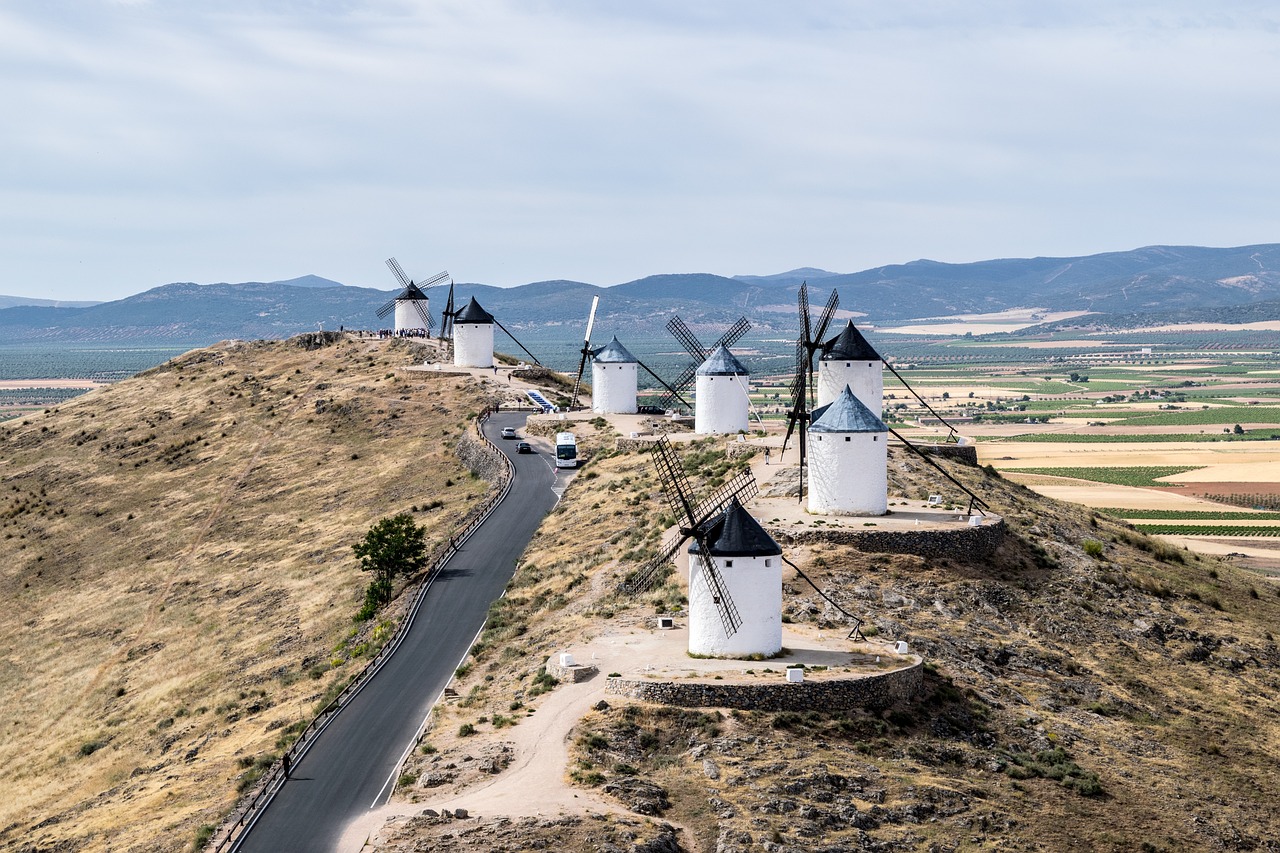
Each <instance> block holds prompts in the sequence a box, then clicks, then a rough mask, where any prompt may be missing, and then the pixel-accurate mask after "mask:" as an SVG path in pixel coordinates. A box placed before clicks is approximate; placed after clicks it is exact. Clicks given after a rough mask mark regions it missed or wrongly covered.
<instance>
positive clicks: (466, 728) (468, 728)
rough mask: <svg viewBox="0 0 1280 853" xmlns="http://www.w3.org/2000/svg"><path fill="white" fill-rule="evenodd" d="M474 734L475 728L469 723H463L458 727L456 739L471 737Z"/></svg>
mask: <svg viewBox="0 0 1280 853" xmlns="http://www.w3.org/2000/svg"><path fill="white" fill-rule="evenodd" d="M475 733H476V727H475V726H473V725H471V723H463V724H462V725H460V726H458V737H471V736H472V735H473V734H475Z"/></svg>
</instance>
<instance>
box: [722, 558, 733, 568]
mask: <svg viewBox="0 0 1280 853" xmlns="http://www.w3.org/2000/svg"><path fill="white" fill-rule="evenodd" d="M724 567H725V568H726V569H732V568H733V560H725V561H724Z"/></svg>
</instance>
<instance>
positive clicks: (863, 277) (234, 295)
mask: <svg viewBox="0 0 1280 853" xmlns="http://www.w3.org/2000/svg"><path fill="white" fill-rule="evenodd" d="M805 280H807V281H808V282H809V283H810V285H811V291H812V293H811V301H812V302H814V303H817V304H820V303H821V301H822V300H823V299H825V297H826V293H827V291H828V290H829V289H830V288H833V287H834V288H837V289H838V290H839V291H840V303H841V309H842V310H843V311H846V312H853V313H854V314H855V315H857V316H864V317H865V320H864V321H862V322H867V323H871V324H878V325H884V324H892V323H901V322H904V321H908V320H911V319H916V318H922V317H946V316H951V315H955V314H970V313H988V312H997V311H1003V310H1007V309H1010V308H1026V307H1036V308H1042V309H1045V310H1046V311H1072V310H1077V311H1078V310H1086V311H1094V312H1102V313H1105V314H1112V315H1133V316H1142V317H1144V318H1147V319H1155V320H1160V321H1165V320H1164V319H1163V318H1164V317H1165V316H1172V315H1176V316H1178V317H1180V318H1188V317H1193V316H1196V315H1197V314H1198V312H1205V311H1209V310H1210V309H1213V310H1217V309H1223V308H1230V307H1237V306H1253V307H1252V308H1251V309H1250V310H1249V311H1247V312H1244V313H1247V314H1248V315H1249V316H1250V317H1253V318H1255V319H1273V318H1275V317H1276V316H1280V244H1264V245H1256V246H1242V247H1237V248H1228V249H1213V248H1202V247H1194V246H1150V247H1146V248H1142V249H1135V250H1133V251H1128V252H1110V253H1106V254H1100V255H1089V256H1086V257H1077V258H1022V259H1002V260H991V261H979V262H975V263H968V264H944V263H939V262H937V261H928V260H919V261H912V262H911V263H907V264H901V265H896V266H887V267H878V268H876V269H871V270H864V271H862V272H857V273H833V272H828V271H826V270H820V269H814V268H801V269H797V270H792V271H791V272H786V273H780V274H776V275H766V276H753V275H743V276H735V277H732V278H727V277H724V276H717V275H710V274H705V273H688V274H672V275H655V276H649V277H647V278H642V279H639V280H637V281H632V282H627V283H625V284H619V285H614V286H611V287H598V286H596V285H592V284H587V283H584V282H577V281H541V282H535V283H532V284H526V285H521V286H519V287H510V288H499V287H491V286H489V285H484V284H458V285H457V286H456V294H457V297H456V298H457V299H459V300H460V301H465V300H466V299H467V298H468V297H470V296H473V295H474V296H475V297H476V298H477V299H478V300H479V301H480V303H481V304H482V305H483V306H484V307H485V308H487V309H488V310H489V311H491V312H492V313H493V314H495V315H496V316H497V317H498V319H499V320H500V321H501V322H502V323H503V324H504V325H506V326H508V327H509V328H511V329H512V330H514V331H517V332H519V331H520V330H524V331H526V332H528V333H530V334H532V335H534V336H536V337H539V338H544V337H555V338H561V337H563V338H564V339H565V340H568V339H576V338H577V336H578V335H580V334H581V330H582V328H583V327H584V325H585V322H586V315H587V310H588V307H589V305H590V301H591V297H592V296H593V295H598V296H600V297H601V299H600V311H599V314H598V316H597V328H598V329H600V330H601V332H600V333H599V334H613V333H615V332H616V333H619V334H634V333H637V332H640V333H655V332H657V330H658V329H660V327H661V325H662V323H663V322H665V320H666V318H667V317H669V316H670V315H671V314H673V313H679V314H680V315H681V316H682V317H683V318H684V319H685V321H686V322H688V323H689V324H690V326H691V327H693V328H694V329H695V330H697V329H698V327H699V326H706V327H708V328H710V327H714V326H719V325H721V324H724V323H726V322H730V321H732V320H733V319H736V318H737V317H738V316H739V315H746V316H747V317H748V319H750V320H751V322H752V323H753V325H754V326H755V329H756V333H758V334H761V335H770V334H774V333H777V334H788V335H789V334H792V333H793V330H794V329H795V324H796V319H795V318H796V308H795V300H796V290H797V288H798V286H799V284H800V282H801V281H805ZM445 294H446V290H445V289H444V288H440V287H437V288H433V289H432V290H430V291H429V295H430V296H431V297H432V300H431V306H432V311H433V313H434V314H436V315H437V316H438V313H439V309H440V307H441V305H442V304H443V301H444V297H445ZM393 295H394V291H379V290H373V289H370V288H361V287H347V286H343V285H341V284H339V283H338V282H334V281H330V280H328V279H324V278H320V277H319V276H303V277H301V278H296V279H290V280H288V281H276V282H246V283H242V284H205V285H200V284H193V283H190V282H187V283H178V284H166V285H163V286H161V287H156V288H153V289H151V290H148V291H146V292H144V293H139V294H137V295H135V296H130V297H128V298H126V299H121V300H117V301H114V302H105V303H100V304H92V305H87V306H86V305H82V306H80V307H54V306H52V305H49V304H43V305H32V304H27V305H16V306H13V307H6V308H0V342H7V343H22V342H42V341H44V342H64V341H65V342H73V341H74V342H107V341H115V342H127V341H138V342H141V341H169V342H173V343H190V344H193V345H196V344H206V343H211V342H213V341H217V340H221V339H224V338H278V337H286V336H289V335H293V334H297V333H299V332H303V331H311V330H314V329H316V328H317V327H320V326H322V327H323V328H326V329H336V328H338V327H339V326H345V327H347V328H377V327H378V326H379V325H382V324H383V321H380V320H379V319H378V318H377V316H376V313H375V312H376V311H377V309H378V308H379V307H380V306H381V305H383V304H384V303H385V302H386V301H387V300H388V299H390V298H391V297H392V296H393ZM13 299H15V298H14V297H0V300H13ZM28 301H34V300H28ZM1271 303H1274V304H1271ZM3 304H5V303H4V302H0V305H3ZM61 304H62V305H66V306H70V305H71V303H61ZM815 310H816V307H815ZM1260 313H1261V314H1269V315H1271V316H1268V317H1258V316H1257V315H1258V314H1260Z"/></svg>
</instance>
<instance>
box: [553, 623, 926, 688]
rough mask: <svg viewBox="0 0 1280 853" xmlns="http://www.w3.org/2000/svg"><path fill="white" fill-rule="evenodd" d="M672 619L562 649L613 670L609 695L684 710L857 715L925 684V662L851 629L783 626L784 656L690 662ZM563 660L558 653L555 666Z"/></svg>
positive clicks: (684, 627)
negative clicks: (795, 678) (792, 678)
mask: <svg viewBox="0 0 1280 853" xmlns="http://www.w3.org/2000/svg"><path fill="white" fill-rule="evenodd" d="M673 621H674V627H672V628H669V629H666V628H658V627H656V626H657V618H656V617H649V618H648V619H647V620H645V623H644V624H634V625H631V626H623V625H618V626H611V628H610V630H609V631H608V632H607V633H604V634H601V635H599V636H597V637H595V638H593V639H592V640H591V641H589V642H586V643H583V644H581V645H577V646H574V647H573V648H571V649H565V650H564V651H567V652H570V653H572V654H573V657H574V663H575V665H576V666H579V667H584V668H589V667H595V668H596V670H597V671H598V672H599V673H607V675H606V676H605V677H606V679H607V680H606V682H605V692H606V693H611V694H614V695H618V696H625V697H627V698H631V699H639V700H642V701H647V702H658V703H661V704H667V705H681V706H684V707H715V708H737V709H742V710H757V711H812V710H823V711H853V710H856V709H860V708H881V707H884V706H886V705H890V704H893V703H894V702H896V701H898V700H900V699H909V698H911V697H913V696H915V695H917V694H918V693H919V692H920V690H921V687H922V684H923V677H924V673H923V666H922V661H921V658H920V657H919V656H918V655H913V654H903V655H899V654H896V653H895V651H894V644H893V643H889V642H882V641H878V640H877V641H860V642H854V641H851V640H848V639H846V638H845V631H840V630H836V631H832V630H822V631H820V630H818V629H816V628H813V627H811V626H800V625H783V634H782V643H783V654H781V655H779V656H778V657H775V658H770V659H768V660H731V659H722V658H692V657H690V656H689V654H688V644H689V632H688V623H687V616H686V614H683V613H681V614H675V615H674V620H673ZM846 630H847V629H846ZM558 658H559V655H558V654H557V655H553V656H552V663H554V662H555V661H556V660H558ZM794 666H803V667H804V681H802V682H799V683H794V682H789V681H788V680H787V668H788V667H794ZM553 669H554V666H550V665H549V666H548V671H552V670H553Z"/></svg>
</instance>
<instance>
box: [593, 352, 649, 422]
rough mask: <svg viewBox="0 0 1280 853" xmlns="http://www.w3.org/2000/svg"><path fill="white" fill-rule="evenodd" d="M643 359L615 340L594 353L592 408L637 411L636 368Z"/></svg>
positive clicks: (625, 412) (609, 412) (612, 412)
mask: <svg viewBox="0 0 1280 853" xmlns="http://www.w3.org/2000/svg"><path fill="white" fill-rule="evenodd" d="M639 368H640V362H639V361H637V360H636V357H635V356H634V355H632V354H631V353H630V352H629V351H628V350H627V348H626V347H624V346H623V345H622V344H621V343H619V341H618V338H617V336H616V335H615V336H614V338H613V340H611V341H609V343H607V344H605V345H604V346H602V347H600V349H598V350H596V351H595V352H594V353H592V356H591V411H593V412H596V413H598V414H601V415H634V414H635V413H636V387H637V381H638V377H637V372H638V370H639Z"/></svg>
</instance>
